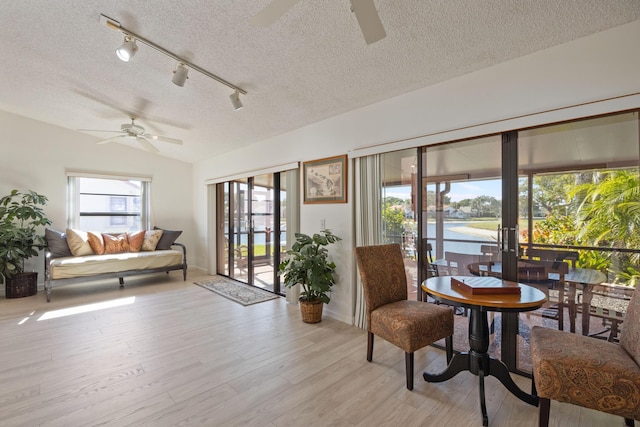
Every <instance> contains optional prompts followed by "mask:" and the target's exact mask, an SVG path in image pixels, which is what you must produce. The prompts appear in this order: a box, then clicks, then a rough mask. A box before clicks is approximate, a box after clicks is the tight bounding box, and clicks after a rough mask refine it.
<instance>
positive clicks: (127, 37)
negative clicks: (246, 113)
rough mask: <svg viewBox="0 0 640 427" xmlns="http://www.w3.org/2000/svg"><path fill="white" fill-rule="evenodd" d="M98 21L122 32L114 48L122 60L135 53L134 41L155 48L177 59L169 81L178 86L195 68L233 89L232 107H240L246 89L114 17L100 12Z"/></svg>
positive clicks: (136, 47)
mask: <svg viewBox="0 0 640 427" xmlns="http://www.w3.org/2000/svg"><path fill="white" fill-rule="evenodd" d="M100 23H101V24H104V25H106V26H107V27H109V28H111V29H112V30H115V31H119V32H121V33H122V34H124V43H123V44H122V46H120V47H119V48H118V49H116V53H117V54H118V58H120V59H121V60H123V61H125V62H126V61H129V60H130V59H131V58H132V57H133V55H135V53H136V51H137V50H138V46H137V45H136V41H138V42H140V43H142V44H144V45H146V46H149V47H150V48H152V49H154V50H156V51H157V52H160V53H161V54H163V55H165V56H168V57H169V58H172V59H173V60H175V61H177V62H178V64H177V65H176V68H175V70H174V71H173V78H172V79H171V81H172V82H173V83H174V84H176V85H178V86H181V87H182V86H184V84H185V82H186V81H187V79H188V78H189V69H192V70H195V71H197V72H199V73H201V74H203V75H205V76H207V77H209V78H210V79H213V80H215V81H217V82H218V83H222V84H223V85H225V86H227V87H229V88H231V89H233V91H234V92H233V93H232V94H231V96H229V98H230V99H231V104H232V105H233V108H234V109H236V110H239V109H241V108H242V102H241V101H240V94H243V95H246V94H247V91H246V90H244V89H242V88H240V87H238V86H236V85H234V84H231V83H229V82H228V81H226V80H224V79H223V78H221V77H218V76H216V75H215V74H213V73H210V72H209V71H207V70H205V69H203V68H200V67H198V66H197V65H195V64H193V63H191V62H189V61H187V60H186V59H183V58H181V57H179V56H178V55H176V54H175V53H172V52H170V51H168V50H166V49H165V48H163V47H161V46H158V45H157V44H155V43H154V42H152V41H151V40H148V39H145V38H144V37H142V36H140V35H139V34H136V33H133V32H131V31H129V30H127V29H126V28H124V27H123V26H121V25H120V22H118V21H116V20H115V19H111V18H109V17H108V16H105V15H102V14H100Z"/></svg>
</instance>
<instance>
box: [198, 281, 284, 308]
mask: <svg viewBox="0 0 640 427" xmlns="http://www.w3.org/2000/svg"><path fill="white" fill-rule="evenodd" d="M194 283H195V284H196V285H198V286H201V287H203V288H205V289H208V290H210V291H213V292H215V293H216V294H218V295H221V296H223V297H225V298H228V299H230V300H231V301H235V302H237V303H238V304H242V305H245V306H246V305H251V304H257V303H259V302H264V301H269V300H272V299H276V298H278V297H279V296H278V295H276V294H273V293H271V292H268V291H265V290H262V289H259V288H256V287H253V286H250V285H246V284H244V283H240V282H236V281H234V280H231V279H227V278H226V277H222V276H213V277H212V278H210V279H206V280H201V281H199V282H194Z"/></svg>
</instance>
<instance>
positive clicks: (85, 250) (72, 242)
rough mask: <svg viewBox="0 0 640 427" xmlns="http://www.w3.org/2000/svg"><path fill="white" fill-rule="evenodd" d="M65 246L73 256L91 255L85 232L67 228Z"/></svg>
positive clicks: (91, 250)
mask: <svg viewBox="0 0 640 427" xmlns="http://www.w3.org/2000/svg"><path fill="white" fill-rule="evenodd" d="M67 244H68V245H69V249H70V250H71V253H72V254H73V256H84V255H93V249H91V245H90V244H89V235H88V233H87V232H86V231H82V230H74V229H71V228H67Z"/></svg>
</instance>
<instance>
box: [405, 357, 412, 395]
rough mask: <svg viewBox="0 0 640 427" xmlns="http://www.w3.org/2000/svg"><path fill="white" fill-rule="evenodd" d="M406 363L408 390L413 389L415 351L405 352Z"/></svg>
mask: <svg viewBox="0 0 640 427" xmlns="http://www.w3.org/2000/svg"><path fill="white" fill-rule="evenodd" d="M404 364H405V365H406V366H405V369H406V371H407V390H413V353H405V354H404Z"/></svg>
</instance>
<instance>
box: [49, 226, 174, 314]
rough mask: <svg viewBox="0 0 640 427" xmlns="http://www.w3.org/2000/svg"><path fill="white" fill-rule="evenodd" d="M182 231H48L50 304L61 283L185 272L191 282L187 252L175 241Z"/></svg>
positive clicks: (121, 280)
mask: <svg viewBox="0 0 640 427" xmlns="http://www.w3.org/2000/svg"><path fill="white" fill-rule="evenodd" d="M181 233H182V232H181V231H171V230H164V229H159V228H157V227H156V228H154V230H146V231H137V232H133V233H121V234H117V235H115V234H108V233H96V232H85V231H81V230H73V229H67V230H66V233H62V232H59V231H55V230H52V229H46V230H45V238H46V240H47V251H46V255H45V265H44V268H45V280H44V289H45V292H46V295H47V302H50V301H51V289H52V287H53V285H54V283H55V284H58V283H77V282H86V281H89V280H96V279H108V278H116V277H117V278H118V279H119V283H120V286H121V287H122V286H124V277H125V276H133V275H138V274H148V273H159V272H167V273H168V272H169V271H172V270H182V274H183V279H184V280H185V281H186V280H187V250H186V247H185V246H184V245H182V244H180V243H176V242H175V240H176V239H177V237H178V236H179V235H180V234H181Z"/></svg>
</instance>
